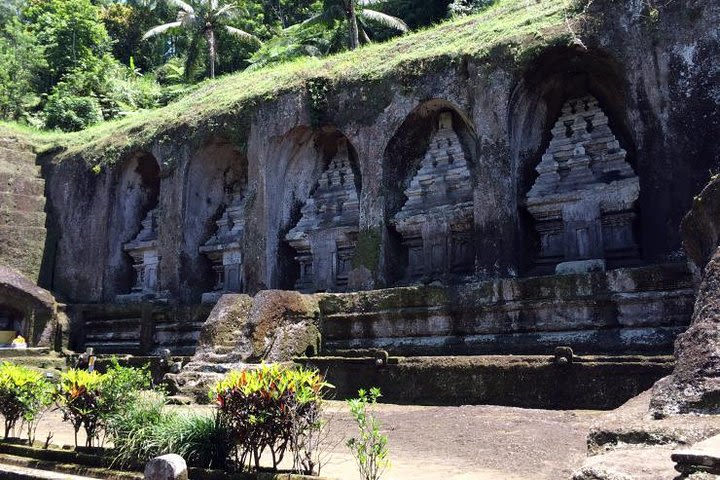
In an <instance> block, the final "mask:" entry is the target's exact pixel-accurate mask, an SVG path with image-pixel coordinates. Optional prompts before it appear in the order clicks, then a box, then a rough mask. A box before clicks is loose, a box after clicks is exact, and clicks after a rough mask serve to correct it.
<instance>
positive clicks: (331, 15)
mask: <svg viewBox="0 0 720 480" xmlns="http://www.w3.org/2000/svg"><path fill="white" fill-rule="evenodd" d="M343 18H345V14H344V12H343V11H342V9H341V8H340V7H338V6H337V5H334V6H331V7H329V8H326V9H325V10H323V11H322V12H320V13H318V14H317V15H314V16H312V17H310V18H308V19H307V20H303V21H302V22H301V23H300V25H317V24H323V25H331V24H332V23H333V22H334V21H335V20H340V19H343Z"/></svg>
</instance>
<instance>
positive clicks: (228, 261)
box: [200, 195, 245, 302]
mask: <svg viewBox="0 0 720 480" xmlns="http://www.w3.org/2000/svg"><path fill="white" fill-rule="evenodd" d="M244 210H245V199H244V198H243V197H242V196H240V195H235V196H234V197H233V199H232V200H231V201H230V204H229V205H228V206H227V207H226V208H225V211H224V212H223V214H222V216H221V217H220V219H219V220H218V221H217V222H216V224H217V231H216V232H215V234H213V236H212V237H210V239H209V240H208V241H207V242H206V243H205V244H204V245H201V246H200V253H202V254H204V255H206V256H207V257H208V258H209V259H210V261H211V262H212V264H213V267H212V268H213V271H214V272H215V285H214V286H213V291H212V292H207V293H204V294H203V296H202V301H203V302H214V301H217V299H218V298H219V297H220V295H222V294H224V293H233V292H235V293H238V292H242V291H243V287H244V282H243V254H242V250H241V245H242V239H243V234H244V232H245V218H244V215H243V213H244Z"/></svg>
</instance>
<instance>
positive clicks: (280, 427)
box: [210, 364, 329, 473]
mask: <svg viewBox="0 0 720 480" xmlns="http://www.w3.org/2000/svg"><path fill="white" fill-rule="evenodd" d="M328 386H329V385H328V384H327V383H325V382H324V381H323V378H322V376H321V375H320V374H319V373H318V372H317V371H316V370H306V369H303V368H297V369H295V368H287V367H282V366H280V365H277V364H274V365H266V364H262V365H261V366H260V367H258V368H257V369H254V370H242V371H234V372H230V373H229V374H228V375H227V376H226V377H225V378H224V379H223V380H222V381H221V382H219V383H218V384H217V385H216V386H215V387H213V389H211V391H210V396H211V398H212V397H214V398H215V400H216V402H217V404H218V406H219V411H220V421H221V422H223V423H225V424H226V425H228V427H229V428H230V429H231V431H232V433H233V437H234V440H235V442H236V444H237V449H238V455H239V460H240V465H241V466H245V465H246V464H247V465H253V466H254V467H255V469H260V458H261V456H262V455H263V453H264V452H265V451H269V452H270V455H271V458H272V462H273V466H272V468H273V469H274V470H277V467H278V465H279V464H280V462H281V461H282V459H283V457H284V455H285V452H286V451H287V450H288V448H290V449H291V450H292V449H293V448H294V447H296V446H301V445H304V444H306V442H302V441H300V440H299V438H300V437H303V436H305V435H307V434H308V432H309V431H311V430H312V429H314V428H317V426H318V422H317V420H318V417H319V414H318V411H319V409H320V408H321V403H322V395H323V389H324V388H325V387H328ZM295 458H298V455H296V456H295ZM308 473H309V472H308Z"/></svg>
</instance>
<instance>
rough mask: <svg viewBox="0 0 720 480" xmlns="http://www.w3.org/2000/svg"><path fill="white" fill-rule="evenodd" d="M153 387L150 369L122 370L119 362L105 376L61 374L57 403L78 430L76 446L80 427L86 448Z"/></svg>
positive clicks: (84, 372)
mask: <svg viewBox="0 0 720 480" xmlns="http://www.w3.org/2000/svg"><path fill="white" fill-rule="evenodd" d="M150 384H151V381H150V373H149V372H148V370H147V368H143V369H136V368H130V367H121V366H120V365H118V363H117V361H116V360H113V364H112V366H111V367H110V368H109V369H108V371H107V373H105V374H99V373H98V372H88V371H86V370H78V369H71V370H68V371H67V372H64V373H62V374H61V376H60V384H59V385H58V395H57V403H58V406H59V408H60V409H61V410H62V412H63V415H64V419H65V420H66V421H69V422H70V423H71V424H72V426H73V428H74V429H75V446H77V434H78V432H79V431H80V427H82V428H84V430H85V434H86V436H87V443H86V445H87V446H88V447H90V446H92V445H93V441H94V440H96V439H98V438H99V434H100V432H101V431H103V429H104V428H105V425H106V423H107V421H108V419H110V418H111V417H113V416H115V415H117V414H118V412H121V411H123V410H125V409H127V408H129V406H130V405H131V404H132V403H133V402H134V401H135V400H136V398H137V394H138V392H139V391H141V390H143V389H147V388H149V387H150Z"/></svg>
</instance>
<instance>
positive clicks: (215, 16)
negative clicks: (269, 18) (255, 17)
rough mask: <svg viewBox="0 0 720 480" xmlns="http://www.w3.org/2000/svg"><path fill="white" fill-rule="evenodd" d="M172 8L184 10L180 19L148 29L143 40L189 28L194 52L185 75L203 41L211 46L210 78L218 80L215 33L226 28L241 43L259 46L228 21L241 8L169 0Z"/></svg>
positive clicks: (198, 0)
mask: <svg viewBox="0 0 720 480" xmlns="http://www.w3.org/2000/svg"><path fill="white" fill-rule="evenodd" d="M165 1H166V2H167V3H168V4H169V5H174V6H176V7H178V8H179V9H180V11H178V14H177V19H176V20H175V21H174V22H170V23H165V24H163V25H158V26H156V27H153V28H151V29H150V30H148V31H147V32H146V33H145V35H143V37H142V38H143V40H145V39H147V38H150V37H154V36H155V35H160V34H161V33H165V32H166V31H168V30H170V29H173V28H185V29H187V30H188V31H189V32H190V34H191V37H192V38H191V42H190V50H189V52H188V58H187V60H186V62H185V73H186V75H187V74H189V72H190V69H191V67H192V64H193V63H194V62H195V60H196V58H197V53H196V52H197V47H198V45H199V43H200V40H201V39H202V38H205V39H206V40H207V43H208V56H209V59H208V61H209V62H210V78H215V63H216V62H217V45H216V38H215V32H216V31H217V30H219V29H221V28H222V29H225V31H227V32H228V33H230V34H232V35H234V36H236V37H238V38H240V39H241V40H244V41H247V42H252V43H256V44H259V43H260V40H258V38H257V37H256V36H255V35H253V34H251V33H248V32H246V31H244V30H240V29H239V28H235V27H232V26H230V25H227V24H226V22H227V21H228V20H230V19H232V18H234V17H235V16H236V15H237V7H235V5H222V6H220V4H219V3H218V0H188V1H189V3H186V2H184V1H183V0H165Z"/></svg>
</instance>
